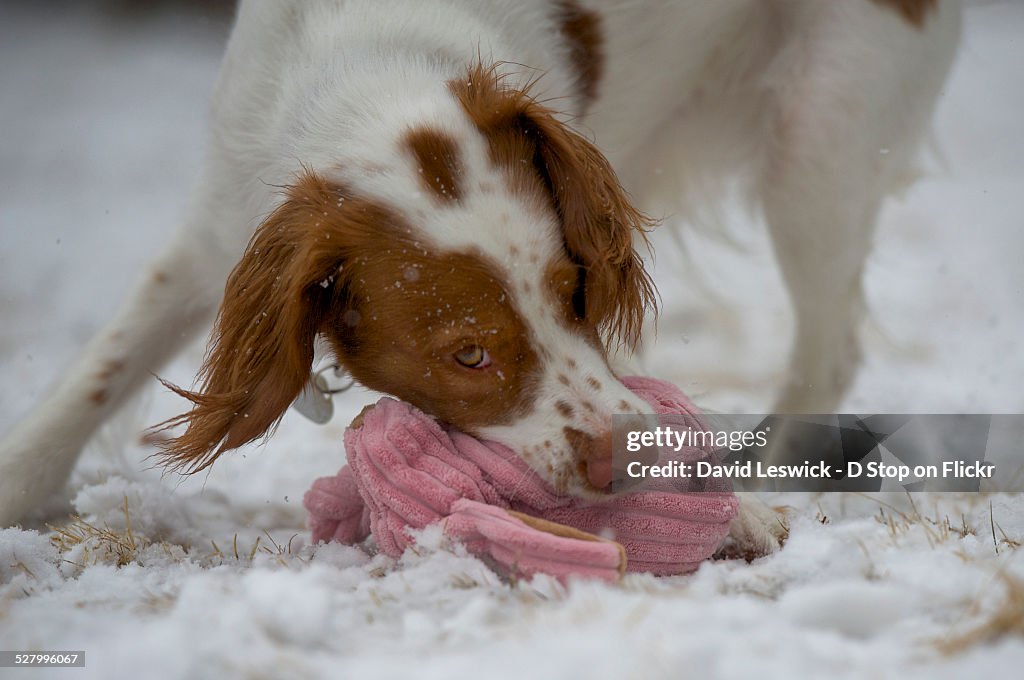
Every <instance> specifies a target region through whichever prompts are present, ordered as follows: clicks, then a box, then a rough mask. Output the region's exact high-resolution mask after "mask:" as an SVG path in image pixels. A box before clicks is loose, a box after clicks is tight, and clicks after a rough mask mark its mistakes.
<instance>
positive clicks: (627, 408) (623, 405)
mask: <svg viewBox="0 0 1024 680" xmlns="http://www.w3.org/2000/svg"><path fill="white" fill-rule="evenodd" d="M619 409H620V410H622V411H632V410H633V409H632V408H631V407H630V405H629V403H628V402H627V401H625V400H622V401H620V402H619Z"/></svg>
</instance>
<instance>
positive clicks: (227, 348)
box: [158, 172, 365, 472]
mask: <svg viewBox="0 0 1024 680" xmlns="http://www.w3.org/2000/svg"><path fill="white" fill-rule="evenodd" d="M285 196H286V198H285V200H284V202H283V203H282V204H281V205H280V206H279V207H278V208H277V209H276V210H275V211H274V212H273V213H272V214H271V215H270V216H269V217H268V218H267V219H266V220H265V221H264V222H263V224H262V225H261V226H260V227H259V228H258V229H257V230H256V233H255V234H254V236H253V238H252V240H251V241H250V242H249V245H248V247H247V248H246V250H245V253H244V255H243V256H242V259H241V260H240V261H239V263H238V264H237V265H236V266H235V269H234V271H232V272H231V275H230V277H229V278H228V280H227V284H226V286H225V289H224V300H223V302H222V304H221V307H220V311H219V312H218V315H217V321H216V324H215V326H214V331H213V336H212V338H211V342H210V347H209V350H208V352H207V355H206V359H205V360H204V362H203V366H202V369H201V371H200V387H199V389H198V390H196V391H189V390H184V389H181V388H179V387H176V386H173V385H170V384H168V383H166V382H165V383H164V384H165V385H167V386H168V387H170V388H171V389H172V390H174V391H175V392H176V393H178V394H179V395H181V396H183V397H185V398H186V399H188V400H189V401H191V402H192V409H191V410H190V411H189V412H187V413H184V414H182V415H180V416H177V417H175V418H172V419H170V420H168V421H166V422H164V423H161V424H160V425H159V426H158V427H160V428H164V429H166V428H170V427H174V426H176V425H182V424H184V425H186V426H187V428H186V430H185V432H184V433H183V434H181V435H180V436H178V437H176V438H174V439H170V440H168V441H167V442H165V443H163V444H162V445H161V448H162V449H163V453H164V456H165V459H166V460H167V462H168V463H169V464H170V465H172V466H175V467H177V468H179V469H183V470H185V471H188V472H196V471H199V470H202V469H204V468H206V467H208V466H209V465H210V464H212V463H213V461H214V460H215V459H216V458H217V456H219V455H220V454H221V453H223V452H224V451H226V450H229V449H233V448H236V447H238V446H241V445H242V444H245V443H248V442H250V441H253V440H254V439H256V438H258V437H260V436H261V435H263V434H265V433H266V432H268V431H269V430H271V429H272V428H273V427H274V426H275V425H276V424H277V422H278V421H279V420H280V418H281V416H282V415H283V414H284V412H285V411H286V410H287V409H288V406H289V405H290V404H291V403H292V401H293V400H294V399H295V397H296V396H298V394H299V392H300V391H301V390H302V388H303V386H304V385H305V382H306V380H307V379H308V378H309V373H310V369H311V365H312V362H313V344H314V340H315V338H316V335H317V333H318V332H319V331H320V330H321V328H322V327H323V326H324V324H325V323H326V322H327V320H328V316H329V311H330V310H331V309H332V307H334V306H335V305H337V304H339V297H341V296H344V294H345V293H344V288H345V286H344V282H343V281H342V278H343V277H342V276H341V268H340V265H341V264H342V263H343V262H344V261H345V258H346V257H348V256H349V255H350V253H349V252H348V251H349V250H350V249H351V247H352V241H353V239H355V238H358V234H359V233H360V230H361V228H362V226H364V225H360V224H359V223H358V222H359V219H361V218H358V217H357V218H355V222H354V221H353V214H355V215H357V216H358V215H365V213H362V212H360V211H359V210H358V209H357V210H355V211H346V210H345V208H344V200H345V196H344V195H343V193H342V190H341V188H340V187H338V186H335V185H332V184H330V183H328V182H326V181H325V180H323V179H322V178H320V177H319V176H317V175H315V174H313V173H311V172H306V173H304V174H303V175H302V176H301V177H300V178H299V179H298V181H297V182H296V183H295V184H293V185H292V186H290V187H288V188H287V189H286V193H285Z"/></svg>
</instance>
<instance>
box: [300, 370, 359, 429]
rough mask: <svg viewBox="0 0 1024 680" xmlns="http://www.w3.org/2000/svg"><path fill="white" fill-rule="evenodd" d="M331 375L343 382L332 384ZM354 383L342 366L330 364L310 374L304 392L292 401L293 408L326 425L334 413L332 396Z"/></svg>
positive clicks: (319, 423)
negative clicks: (336, 384)
mask: <svg viewBox="0 0 1024 680" xmlns="http://www.w3.org/2000/svg"><path fill="white" fill-rule="evenodd" d="M329 375H330V376H332V377H334V378H336V379H340V380H342V381H343V382H342V383H341V384H340V385H338V386H332V385H331V383H330V381H329V380H328V376H329ZM354 384H355V381H354V380H353V379H352V377H351V376H349V375H348V374H347V373H346V372H345V371H344V370H343V369H342V368H341V366H338V365H337V364H329V365H327V366H325V367H324V368H322V369H320V370H319V371H317V372H316V373H313V374H312V375H310V376H309V380H307V381H306V385H305V387H303V388H302V392H300V393H299V396H298V397H296V398H295V401H293V402H292V408H294V409H295V410H296V411H298V412H299V413H301V414H302V415H303V416H305V417H306V418H308V419H309V420H312V421H313V422H314V423H316V424H317V425H324V424H326V423H327V422H329V421H330V420H331V416H332V415H334V402H333V401H331V397H333V396H334V395H335V394H338V393H340V392H344V391H345V390H347V389H349V388H350V387H352V385H354Z"/></svg>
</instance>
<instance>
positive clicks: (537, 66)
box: [0, 0, 960, 549]
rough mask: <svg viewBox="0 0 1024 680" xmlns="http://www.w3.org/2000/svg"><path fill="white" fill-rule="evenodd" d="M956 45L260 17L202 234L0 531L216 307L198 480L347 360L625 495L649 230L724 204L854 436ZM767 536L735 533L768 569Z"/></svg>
mask: <svg viewBox="0 0 1024 680" xmlns="http://www.w3.org/2000/svg"><path fill="white" fill-rule="evenodd" d="M959 15H960V8H959V6H958V3H957V2H956V0H829V1H828V2H822V1H821V0H716V1H715V2H708V1H707V0H675V1H671V0H660V1H659V0H651V1H650V2H628V3H627V2H619V1H618V0H430V1H427V0H387V1H384V0H345V1H342V0H243V2H242V3H241V6H240V8H239V10H238V16H237V20H236V25H235V27H234V31H233V33H232V36H231V39H230V42H229V44H228V47H227V53H226V56H225V59H224V63H223V67H222V71H221V74H220V78H219V81H218V85H217V88H216V92H215V95H214V101H213V109H212V139H211V143H210V148H209V153H208V156H207V159H206V163H205V167H204V172H203V175H202V177H201V181H200V182H199V189H198V192H197V195H196V196H195V200H194V201H193V204H192V209H191V211H190V213H189V215H188V217H187V220H186V223H185V224H184V226H183V228H182V229H181V231H180V232H179V234H178V235H177V237H176V239H175V240H174V241H173V243H172V245H171V246H170V247H169V248H168V249H167V250H166V251H165V252H164V253H163V254H162V255H160V256H159V257H158V258H157V259H156V261H155V262H154V263H153V265H152V267H151V268H150V269H149V271H148V274H147V275H146V277H145V279H144V280H143V281H142V282H141V284H140V285H139V286H138V287H137V289H136V290H135V292H134V294H133V295H132V297H131V298H130V300H128V302H127V303H126V304H125V305H124V307H123V308H122V309H121V311H120V312H119V314H118V315H117V317H116V318H115V319H114V320H113V321H112V322H111V323H110V324H109V326H107V328H105V329H104V330H103V331H102V332H101V333H100V334H99V335H98V337H97V338H95V339H94V340H93V341H92V343H91V344H90V345H89V346H88V347H87V348H86V349H85V351H84V352H83V353H82V356H81V357H80V359H79V360H78V362H77V363H76V365H75V368H74V369H73V370H72V371H71V372H70V373H69V374H68V376H67V378H66V379H65V380H64V381H63V382H62V383H61V384H60V385H59V386H58V387H57V388H56V390H55V391H54V392H53V393H52V394H51V395H50V396H49V398H48V399H46V400H45V401H44V402H43V403H42V404H41V405H40V406H39V407H38V409H37V410H35V411H34V413H33V414H32V415H31V416H30V417H29V418H28V419H27V420H26V421H25V422H23V423H22V424H21V425H20V426H19V427H18V428H16V429H15V430H14V431H13V432H12V433H10V434H9V435H8V436H7V437H6V438H5V439H4V440H3V442H2V443H0V525H8V524H10V523H13V522H16V521H18V520H19V519H21V518H22V517H23V516H25V515H26V513H29V512H30V511H31V510H32V509H33V508H34V507H36V506H37V505H38V504H39V503H40V502H41V501H42V500H43V499H45V498H46V497H47V496H48V495H49V494H51V493H52V492H53V491H55V490H56V489H58V488H59V487H60V486H61V485H62V484H64V483H65V481H66V479H67V477H68V474H69V472H70V470H71V468H72V466H73V465H74V462H75V460H76V458H77V456H78V452H79V451H80V449H81V447H82V446H83V444H84V443H85V442H86V440H87V439H88V438H89V437H90V436H91V435H92V434H93V432H94V431H95V430H96V428H97V427H98V425H99V424H100V423H101V422H102V421H103V420H104V419H105V418H106V417H107V416H108V415H109V414H110V413H111V412H112V411H114V409H116V408H117V407H118V406H119V405H121V404H122V403H123V402H124V401H125V400H126V399H127V398H129V397H130V396H131V395H132V394H133V393H134V392H135V391H136V390H137V389H138V388H139V387H140V385H142V384H143V383H144V381H145V380H146V379H147V377H148V376H149V373H150V371H155V370H157V369H158V368H159V367H160V366H161V365H162V364H163V363H164V362H165V361H166V360H167V359H169V358H170V357H171V356H172V355H173V354H175V353H176V352H177V351H178V350H179V349H180V348H181V347H182V345H183V344H184V343H185V342H186V341H187V340H188V339H189V338H190V337H192V336H193V335H194V333H195V332H197V331H199V330H200V329H202V328H203V327H204V325H205V324H206V323H208V321H209V319H210V318H211V317H212V316H213V314H214V313H215V312H216V311H217V307H218V304H219V305H220V309H219V312H218V313H217V316H216V319H217V320H216V325H215V328H214V333H213V337H212V340H211V348H210V352H209V354H208V357H207V360H206V362H205V364H204V366H203V368H202V372H201V381H200V385H199V387H198V388H197V389H196V391H195V392H186V391H183V390H181V391H180V392H181V393H182V394H184V395H185V396H187V397H188V398H189V399H190V400H191V401H192V403H193V408H192V409H191V410H190V411H189V412H188V413H185V414H184V415H182V416H180V417H179V418H178V419H176V420H175V421H173V422H175V423H178V424H184V425H187V428H186V429H185V430H184V432H183V433H182V434H180V436H178V437H177V438H176V439H174V440H172V441H171V442H170V443H169V444H168V445H167V448H166V453H167V455H168V457H169V459H170V461H172V462H173V463H177V464H179V465H180V466H181V467H183V468H185V469H188V470H198V469H202V468H204V467H206V466H208V465H209V464H211V463H212V462H213V461H214V459H215V458H216V457H217V456H218V455H220V454H221V453H223V452H224V451H226V450H229V449H232V448H235V447H237V446H240V445H242V444H244V443H246V442H249V441H252V440H254V439H256V438H258V437H260V436H261V435H263V434H264V433H266V432H267V431H268V430H270V429H272V427H273V426H274V424H275V423H276V422H277V421H278V420H279V419H280V418H281V416H282V414H283V413H284V412H285V410H286V409H287V408H288V406H289V404H290V403H291V402H292V401H293V400H294V399H295V397H296V395H297V394H299V392H300V391H301V390H302V388H303V386H304V384H305V383H306V381H307V379H308V378H309V374H310V368H311V363H312V362H313V356H314V354H313V352H314V342H315V341H316V340H317V338H318V337H322V338H324V339H326V340H327V341H328V343H329V344H330V346H331V347H332V349H333V352H334V354H335V355H336V358H337V360H338V362H339V363H340V364H342V365H343V366H344V367H345V368H346V369H347V370H348V371H349V372H350V373H351V374H352V375H353V376H354V377H355V378H356V379H357V380H359V381H360V382H361V383H363V384H364V385H366V386H368V387H370V388H373V389H376V390H380V391H382V392H387V393H389V394H393V395H395V396H397V397H399V398H401V399H404V400H407V401H409V402H411V403H413V404H415V405H416V406H418V407H419V408H421V409H423V410H424V411H426V412H427V413H430V414H433V415H435V416H437V417H439V418H442V419H444V420H445V421H448V422H450V423H452V424H453V425H455V426H456V427H458V428H460V429H462V430H465V431H467V432H471V433H474V434H476V435H478V436H481V437H485V438H488V439H493V440H496V441H500V442H503V443H505V444H507V445H509V446H511V447H513V448H514V449H515V450H517V451H518V452H519V454H520V455H521V456H522V457H523V458H524V459H525V460H526V461H527V462H528V463H529V464H530V465H531V466H532V467H534V468H535V469H536V470H537V471H538V472H539V473H540V474H541V475H544V476H545V477H546V478H548V479H549V480H550V481H551V482H552V483H553V484H555V485H556V486H557V487H558V488H560V489H563V490H564V491H565V492H567V493H573V494H582V495H593V494H598V493H601V492H602V491H603V490H604V489H605V488H606V487H607V486H608V484H609V482H610V472H609V469H610V465H609V462H608V459H609V456H610V422H611V415H612V414H613V413H640V412H644V411H646V410H647V407H646V406H645V404H644V403H643V402H641V401H640V400H638V399H637V398H636V397H635V396H633V395H632V394H631V393H630V392H629V391H628V390H626V389H625V388H624V387H622V386H621V385H620V384H619V382H618V381H617V379H616V376H615V373H614V371H613V369H612V368H611V367H610V365H609V358H608V348H610V347H614V346H616V345H619V344H621V345H624V346H626V347H629V346H632V345H633V344H634V343H635V342H636V341H637V339H638V337H639V334H640V330H641V324H642V322H643V319H644V317H645V314H646V313H647V312H648V311H649V310H651V308H652V306H653V298H654V287H653V284H652V281H651V279H650V278H649V276H648V274H647V273H646V271H645V269H644V265H643V261H642V259H641V258H640V256H639V255H638V253H637V252H636V251H635V249H634V243H636V242H642V241H643V238H642V236H643V232H644V230H646V229H647V228H648V227H649V226H651V221H650V220H649V219H648V218H646V217H645V216H644V214H643V213H642V212H640V210H639V209H638V208H637V206H638V205H640V206H644V205H664V203H665V200H666V197H668V198H671V199H674V200H676V201H677V203H678V205H679V206H681V207H689V206H691V205H693V204H695V203H696V202H697V201H709V200H711V201H714V200H718V199H719V198H720V195H719V194H718V193H713V192H712V190H715V189H718V188H720V187H723V186H726V185H727V184H729V183H730V182H731V181H733V180H734V179H738V180H739V181H740V183H741V185H742V186H743V187H744V188H745V189H746V190H747V191H748V192H749V193H750V194H751V196H752V197H753V198H754V199H756V201H757V202H759V204H760V206H761V207H762V208H763V212H764V215H765V218H766V221H767V224H768V227H769V230H770V233H771V235H772V237H773V240H774V243H775V250H776V254H777V256H778V259H779V262H780V265H781V267H782V271H783V274H784V279H785V281H786V283H787V284H788V286H789V288H790V290H791V294H792V298H793V302H794V308H795V311H796V314H797V335H796V345H795V348H794V352H793V360H792V370H791V376H792V377H791V380H790V381H789V383H788V384H786V385H784V386H783V392H782V396H781V398H780V401H779V404H778V408H779V409H780V410H784V411H800V410H812V411H815V412H821V411H828V410H831V409H832V408H834V407H835V406H836V405H837V403H838V399H839V397H840V396H841V395H842V393H843V391H844V389H845V388H846V387H847V386H848V384H849V382H850V380H851V377H852V375H853V370H854V367H855V365H856V363H857V357H858V343H857V339H856V325H857V321H858V319H859V314H860V309H861V306H862V296H861V292H860V291H861V287H860V279H861V272H862V268H863V264H864V260H865V257H866V255H867V253H868V250H869V247H870V243H871V236H872V230H873V226H874V222H875V218H876V215H877V213H878V210H879V206H880V204H881V202H882V199H883V198H884V196H885V195H886V193H887V192H889V191H890V190H892V189H893V188H894V187H897V185H898V184H899V182H900V181H901V179H903V178H904V177H905V175H906V170H907V167H908V165H909V163H910V161H911V160H912V157H913V154H914V151H915V149H916V147H917V145H918V142H919V140H920V139H921V137H922V134H923V133H924V132H925V131H926V129H927V125H928V120H929V117H930V114H931V110H932V108H933V106H934V102H935V99H936V97H937V95H938V92H939V90H940V88H941V85H942V82H943V80H944V78H945V76H946V74H947V72H948V70H949V66H950V63H951V61H952V58H953V55H954V53H955V51H956V45H957V42H958V34H959V24H960V16H959ZM655 169H657V170H658V172H657V173H655V171H654V170H655ZM695 187H699V190H694V188H695ZM631 197H634V198H635V200H636V202H634V198H631ZM257 223H260V224H259V226H258V228H256V230H255V234H253V230H252V227H253V225H254V224H257ZM246 244H248V245H246ZM239 257H240V258H241V259H240V260H239ZM232 267H233V269H232ZM225 279H226V280H227V285H226V288H225V286H224V281H225ZM748 519H749V517H748ZM741 524H742V522H741ZM769 524H770V523H769ZM757 527H758V524H757V521H755V520H753V519H749V521H747V523H746V526H745V527H740V528H739V529H738V533H739V534H741V535H743V540H744V541H746V542H747V543H752V544H756V546H759V547H760V548H762V549H768V548H770V546H771V544H772V541H773V539H772V537H771V536H770V532H769V531H768V530H767V529H758V528H757Z"/></svg>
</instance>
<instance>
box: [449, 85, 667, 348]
mask: <svg viewBox="0 0 1024 680" xmlns="http://www.w3.org/2000/svg"><path fill="white" fill-rule="evenodd" d="M451 89H452V91H453V93H454V94H455V96H456V97H457V98H458V99H459V101H460V103H461V104H462V106H463V108H465V110H466V111H467V112H468V114H469V116H470V119H471V120H472V121H473V122H474V123H475V124H476V126H477V127H478V128H479V129H480V131H481V132H482V133H483V134H484V136H485V138H487V140H488V142H489V144H490V152H491V158H492V160H493V161H495V162H496V163H499V164H501V165H504V166H505V167H506V169H507V171H508V172H509V173H510V175H511V177H512V181H513V182H514V183H520V184H523V185H524V186H529V183H530V182H531V181H533V182H535V181H536V179H535V178H536V176H537V175H539V176H540V178H541V179H542V181H543V183H544V185H545V188H546V189H547V191H548V193H549V194H550V196H551V201H552V204H553V205H554V208H555V211H556V213H557V214H558V217H559V219H560V221H561V224H562V231H563V234H564V238H565V247H566V251H567V252H568V254H569V257H570V258H571V259H572V260H574V261H575V262H576V263H578V264H579V265H580V267H581V270H582V272H583V277H584V288H583V290H584V294H585V297H584V309H585V314H586V316H587V317H588V318H590V319H593V320H594V321H595V322H596V325H598V326H600V327H601V328H603V329H604V330H606V331H608V332H609V334H610V335H611V336H613V338H615V339H617V340H619V341H622V342H625V343H626V344H627V345H628V346H633V345H635V344H636V342H637V340H638V339H639V335H640V329H641V326H642V323H643V319H644V314H645V313H646V311H647V310H649V309H650V310H655V306H656V305H655V297H656V296H655V289H654V284H653V282H652V281H651V278H650V276H649V275H648V273H647V272H646V270H645V269H644V265H643V260H642V259H641V257H640V256H639V254H638V253H637V252H636V249H635V248H634V238H636V239H637V240H639V241H641V242H645V241H646V237H645V233H646V232H647V231H648V230H649V229H650V228H651V227H653V226H654V221H653V220H651V219H650V218H648V217H647V216H645V215H644V214H642V213H641V212H640V211H639V210H637V209H636V208H635V207H634V206H633V204H632V202H631V201H630V198H629V196H628V194H627V193H626V191H625V189H623V187H622V185H621V184H620V183H619V180H618V178H617V177H616V176H615V172H614V171H613V170H612V167H611V165H610V164H609V162H608V160H607V159H606V158H605V157H604V156H603V155H602V154H601V152H600V151H598V149H597V147H595V146H594V145H593V144H592V143H591V142H589V141H588V140H587V139H585V138H584V137H583V136H582V135H580V134H579V133H577V132H575V131H574V130H572V129H571V128H570V127H569V126H568V125H566V124H565V123H563V122H561V121H560V120H559V119H558V118H557V117H556V116H555V115H554V113H553V112H552V111H551V110H550V109H548V108H547V107H545V106H543V105H541V104H539V103H538V102H537V101H536V100H534V99H533V98H532V97H531V96H530V95H529V93H528V92H526V91H523V90H521V89H515V88H511V87H507V86H505V85H504V84H503V82H502V78H501V76H499V75H498V74H497V72H496V69H494V68H490V69H487V68H483V67H479V66H478V67H475V68H473V69H471V70H470V72H469V74H468V76H467V78H466V79H465V80H457V81H453V82H452V83H451ZM527 173H531V176H529V177H528V176H526V174H527Z"/></svg>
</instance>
